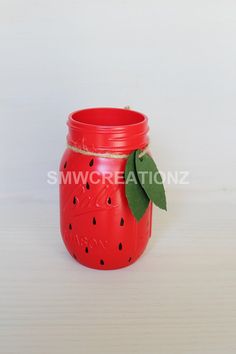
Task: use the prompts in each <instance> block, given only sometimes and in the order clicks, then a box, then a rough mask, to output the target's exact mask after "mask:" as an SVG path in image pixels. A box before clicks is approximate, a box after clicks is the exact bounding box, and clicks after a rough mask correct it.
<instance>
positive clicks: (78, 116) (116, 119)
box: [68, 107, 147, 130]
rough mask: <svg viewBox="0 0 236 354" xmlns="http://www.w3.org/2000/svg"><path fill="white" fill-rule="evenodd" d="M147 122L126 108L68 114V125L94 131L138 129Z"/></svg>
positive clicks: (100, 109)
mask: <svg viewBox="0 0 236 354" xmlns="http://www.w3.org/2000/svg"><path fill="white" fill-rule="evenodd" d="M146 122H147V117H146V116H145V115H144V114H143V113H140V112H138V111H134V110H131V109H126V108H114V107H93V108H84V109H80V110H76V111H74V112H72V113H70V114H69V120H68V125H69V126H71V127H73V128H76V127H82V126H84V127H87V128H93V127H94V128H95V129H99V128H100V129H102V130H107V129H113V128H115V129H119V128H127V127H129V126H130V127H138V126H139V125H143V124H144V123H146Z"/></svg>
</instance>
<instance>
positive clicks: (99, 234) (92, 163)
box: [60, 108, 152, 269]
mask: <svg viewBox="0 0 236 354" xmlns="http://www.w3.org/2000/svg"><path fill="white" fill-rule="evenodd" d="M68 127H69V133H68V136H67V144H68V145H67V149H66V151H65V153H64V155H63V157H62V160H61V164H60V177H61V180H60V219H61V234H62V238H63V240H64V243H65V245H66V247H67V249H68V251H69V253H70V254H71V255H72V256H73V257H74V258H75V259H76V260H77V261H78V262H80V263H81V264H83V265H85V266H87V267H91V268H97V269H116V268H121V267H125V266H128V265H130V264H131V263H133V262H135V261H136V259H137V258H139V256H140V255H141V254H142V253H143V251H144V249H145V247H146V245H147V242H148V239H149V237H150V235H151V217H152V205H151V203H150V204H149V206H148V208H147V210H146V212H145V214H144V215H143V217H142V218H141V220H140V221H137V220H136V219H135V217H134V216H133V215H132V213H131V210H130V209H129V206H128V201H127V199H126V195H125V180H124V171H125V165H126V162H127V156H128V155H129V154H130V153H131V152H133V151H134V150H136V149H144V148H145V147H146V146H147V145H148V142H149V139H148V135H147V134H148V120H147V117H146V116H145V115H143V114H141V113H139V112H135V111H132V110H128V109H120V108H89V109H83V110H79V111H76V112H73V113H72V114H70V115H69V119H68Z"/></svg>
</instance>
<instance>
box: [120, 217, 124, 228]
mask: <svg viewBox="0 0 236 354" xmlns="http://www.w3.org/2000/svg"><path fill="white" fill-rule="evenodd" d="M124 223H125V220H124V219H123V218H121V219H120V226H124Z"/></svg>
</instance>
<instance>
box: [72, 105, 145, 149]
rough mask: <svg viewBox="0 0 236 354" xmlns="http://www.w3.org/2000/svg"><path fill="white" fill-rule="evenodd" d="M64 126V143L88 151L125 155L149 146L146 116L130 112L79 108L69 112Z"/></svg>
mask: <svg viewBox="0 0 236 354" xmlns="http://www.w3.org/2000/svg"><path fill="white" fill-rule="evenodd" d="M67 124H68V127H69V134H68V136H67V143H68V144H69V145H72V146H74V147H77V148H79V149H83V150H87V151H91V152H98V153H106V152H111V153H118V154H119V153H120V154H129V153H130V152H132V151H133V150H136V149H143V148H144V147H145V146H147V145H148V143H149V138H148V130H149V128H148V119H147V117H146V116H145V115H143V114H142V113H139V112H136V111H132V110H127V109H120V108H88V109H83V110H80V111H76V112H73V113H71V114H70V115H69V118H68V123H67Z"/></svg>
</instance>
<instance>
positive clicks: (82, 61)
mask: <svg viewBox="0 0 236 354" xmlns="http://www.w3.org/2000/svg"><path fill="white" fill-rule="evenodd" d="M235 15H236V3H235V1H233V0H232V1H229V0H227V1H209V0H208V1H205V0H204V1H201V0H200V1H197V2H196V1H195V2H193V1H187V0H186V1H183V0H181V1H174V0H173V1H169V0H168V1H151V0H149V1H143V0H136V1H132V0H128V1H113V0H111V1H108V0H100V1H95V0H94V1H91V0H90V1H70V0H69V1H40V2H38V1H32V0H29V1H27V0H24V1H14V0H10V1H9V0H7V1H4V0H1V2H0V20H1V31H0V50H1V67H0V75H1V76H0V88H1V97H0V100H1V105H0V110H1V111H0V113H1V145H2V147H1V154H2V159H1V160H2V162H1V165H2V170H3V175H4V176H3V178H4V183H1V187H0V188H1V195H3V196H5V195H6V194H7V195H9V194H11V193H13V194H15V193H24V192H27V193H35V194H38V195H39V196H43V195H44V193H45V191H46V192H47V198H56V194H57V190H56V188H55V189H52V188H50V189H49V190H48V186H47V184H46V173H47V171H48V170H49V169H50V170H51V169H57V167H58V161H59V159H60V156H61V153H62V151H63V149H64V146H65V145H64V144H65V136H66V125H65V123H66V119H67V115H68V113H69V112H71V111H73V110H75V109H77V108H85V107H90V106H115V107H123V106H125V105H127V104H128V105H130V106H131V107H132V108H133V109H136V110H140V111H142V112H144V113H146V114H147V115H148V116H149V118H150V128H151V138H152V148H153V152H154V155H155V156H156V158H157V161H158V164H159V166H160V168H161V169H162V170H164V171H166V170H176V169H177V170H189V171H190V182H191V186H189V188H190V187H191V189H199V188H212V189H217V188H235V186H236V182H235V181H236V180H235V178H234V176H235V172H236V163H235V147H236V144H235V89H236V70H235V62H236V46H235V34H236V22H235ZM8 171H9V172H10V174H9V173H8ZM16 173H17V178H16V176H15V174H16ZM185 188H186V187H185Z"/></svg>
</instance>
